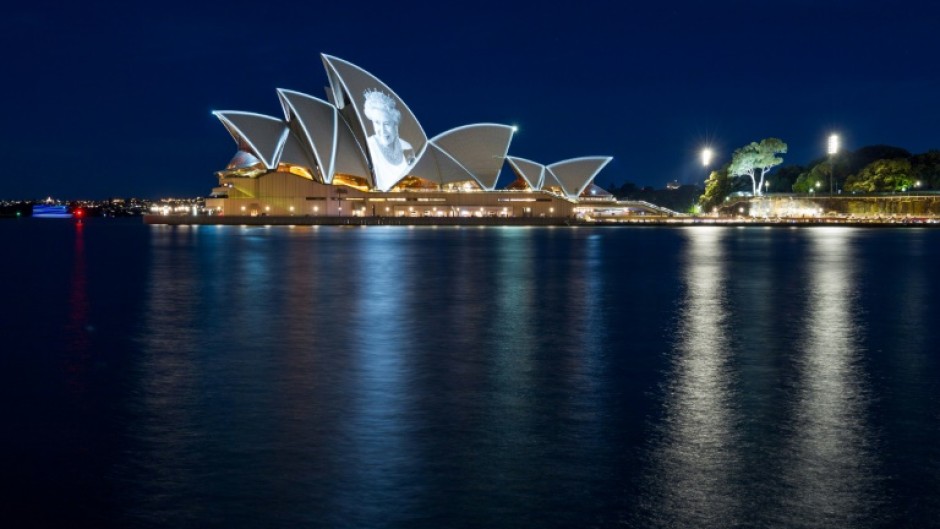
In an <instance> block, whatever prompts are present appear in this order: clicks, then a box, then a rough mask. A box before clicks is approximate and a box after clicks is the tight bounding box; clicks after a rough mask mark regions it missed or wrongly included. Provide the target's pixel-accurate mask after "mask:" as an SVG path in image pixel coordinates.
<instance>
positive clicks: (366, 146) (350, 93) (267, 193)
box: [206, 55, 613, 217]
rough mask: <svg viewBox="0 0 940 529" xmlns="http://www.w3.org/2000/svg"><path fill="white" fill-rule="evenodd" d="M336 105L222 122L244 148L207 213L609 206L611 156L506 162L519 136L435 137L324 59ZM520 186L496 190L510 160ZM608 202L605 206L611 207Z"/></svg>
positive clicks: (538, 212)
mask: <svg viewBox="0 0 940 529" xmlns="http://www.w3.org/2000/svg"><path fill="white" fill-rule="evenodd" d="M322 60H323V64H324V67H325V69H326V73H327V78H328V80H329V87H328V89H327V99H328V100H323V99H318V98H316V97H313V96H310V95H307V94H303V93H300V92H295V91H292V90H284V89H279V90H278V91H277V94H278V97H279V99H280V102H281V107H282V108H283V112H284V117H283V118H278V117H272V116H265V115H261V114H255V113H250V112H239V111H218V112H214V114H215V115H216V116H217V117H218V118H219V120H220V121H221V122H222V124H223V125H224V126H225V128H226V129H227V130H228V131H229V133H230V134H231V135H232V137H233V138H234V139H235V143H236V144H237V146H238V151H237V153H236V155H235V157H234V158H233V159H232V160H231V162H229V165H228V166H227V167H226V169H225V170H223V171H220V172H218V173H217V175H218V177H219V186H218V187H216V188H215V189H214V190H213V193H212V195H211V196H210V198H209V199H208V200H207V201H206V206H207V207H208V208H209V209H210V210H212V211H213V212H214V213H216V214H222V215H230V216H267V215H270V216H294V215H303V216H393V217H404V216H411V217H415V216H421V217H428V216H431V217H471V216H477V217H480V216H486V217H499V216H505V217H559V216H560V217H570V216H578V215H579V214H583V213H584V211H586V210H585V209H584V208H583V207H579V206H581V205H582V202H583V201H584V199H586V198H588V195H589V193H588V190H589V189H591V193H593V194H592V195H590V199H592V200H593V201H594V202H597V201H598V200H606V201H607V202H612V201H613V197H611V196H610V195H609V194H607V193H606V192H603V190H600V191H601V193H600V194H598V190H599V188H596V186H592V185H591V183H592V182H593V180H594V178H595V177H596V176H597V174H598V172H600V170H601V169H603V167H604V166H605V165H606V164H607V163H608V162H609V161H610V160H611V158H609V157H586V158H576V159H572V160H565V161H561V162H557V163H554V164H551V165H547V166H546V165H541V164H538V163H536V162H532V161H529V160H525V159H522V158H515V157H508V156H507V153H508V150H509V144H510V142H511V141H512V135H513V132H514V130H515V129H514V128H513V127H511V126H508V125H501V124H494V123H478V124H473V125H465V126H462V127H457V128H455V129H453V130H450V131H447V132H443V133H441V134H438V135H437V136H434V137H431V138H428V136H427V135H426V134H425V132H424V129H423V128H422V127H421V125H420V123H419V122H418V120H417V118H415V116H414V114H412V112H411V110H410V109H409V108H408V106H407V105H406V104H405V103H404V101H402V99H401V98H399V97H398V95H397V94H395V92H394V91H392V89H391V88H389V87H388V86H387V85H385V84H384V83H383V82H382V81H380V80H379V79H377V78H376V77H375V76H373V75H371V74H369V73H368V72H366V71H365V70H363V69H361V68H359V67H358V66H355V65H353V64H351V63H348V62H346V61H343V60H341V59H338V58H336V57H331V56H328V55H323V56H322ZM507 160H508V161H509V164H510V166H511V168H512V170H513V171H514V172H515V174H516V176H517V178H516V180H515V181H514V182H513V183H512V184H510V185H509V186H508V187H507V188H506V189H501V190H497V189H496V185H497V179H498V178H499V174H500V170H501V169H502V166H503V164H504V162H505V161H507ZM602 197H607V198H602Z"/></svg>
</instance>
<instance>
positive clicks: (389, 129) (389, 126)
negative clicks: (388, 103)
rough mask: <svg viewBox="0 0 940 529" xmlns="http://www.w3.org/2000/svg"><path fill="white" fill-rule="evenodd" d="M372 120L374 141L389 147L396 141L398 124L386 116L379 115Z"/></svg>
mask: <svg viewBox="0 0 940 529" xmlns="http://www.w3.org/2000/svg"><path fill="white" fill-rule="evenodd" d="M377 118H378V119H373V120H372V128H373V130H374V132H375V140H376V141H377V142H378V143H379V144H380V145H382V146H384V147H389V146H391V145H392V144H393V143H395V140H397V139H398V123H397V122H396V121H394V120H393V119H392V118H391V117H390V116H389V115H387V114H384V113H382V114H380V115H379V116H377Z"/></svg>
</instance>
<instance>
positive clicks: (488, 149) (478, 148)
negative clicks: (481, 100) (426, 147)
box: [431, 123, 514, 191]
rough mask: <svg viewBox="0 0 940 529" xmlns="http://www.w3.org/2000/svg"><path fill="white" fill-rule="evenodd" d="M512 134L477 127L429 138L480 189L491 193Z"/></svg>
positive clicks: (494, 126)
mask: <svg viewBox="0 0 940 529" xmlns="http://www.w3.org/2000/svg"><path fill="white" fill-rule="evenodd" d="M513 130H514V129H513V127H510V126H508V125H499V124H496V123H476V124H473V125H464V126H462V127H457V128H455V129H451V130H449V131H447V132H443V133H441V134H438V135H437V136H435V137H434V138H431V143H432V144H434V145H435V146H437V147H439V148H440V149H441V150H443V151H444V152H446V153H447V154H449V155H450V157H451V158H453V159H454V161H455V162H457V163H458V164H460V166H461V167H463V168H464V169H465V170H466V171H467V172H468V173H470V174H471V175H473V177H474V179H475V180H476V181H477V183H479V184H480V187H482V188H483V189H486V190H488V191H492V190H493V189H495V188H496V181H497V179H498V178H499V170H500V169H501V168H502V166H503V162H504V160H505V159H506V153H507V152H508V151H509V143H510V142H511V141H512V133H513Z"/></svg>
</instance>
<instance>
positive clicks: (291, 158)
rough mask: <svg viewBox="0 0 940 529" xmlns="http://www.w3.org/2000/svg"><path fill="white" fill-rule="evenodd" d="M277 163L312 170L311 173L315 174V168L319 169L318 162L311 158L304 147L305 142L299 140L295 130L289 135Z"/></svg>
mask: <svg viewBox="0 0 940 529" xmlns="http://www.w3.org/2000/svg"><path fill="white" fill-rule="evenodd" d="M277 163H278V164H282V163H286V164H290V165H298V166H301V167H305V168H307V169H310V172H311V173H313V172H314V171H315V169H314V168H315V167H317V162H316V160H314V159H313V158H312V157H311V156H310V153H309V150H308V149H307V147H306V146H305V145H304V142H303V140H301V139H299V137H298V136H297V134H296V133H294V131H293V130H291V131H290V132H288V134H287V139H286V140H285V141H284V148H283V149H281V156H280V157H279V158H278V160H277Z"/></svg>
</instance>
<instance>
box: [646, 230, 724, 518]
mask: <svg viewBox="0 0 940 529" xmlns="http://www.w3.org/2000/svg"><path fill="white" fill-rule="evenodd" d="M683 234H684V235H685V237H686V241H687V243H686V251H685V254H684V255H683V256H682V262H683V268H684V271H683V276H682V277H681V278H680V280H681V281H682V282H683V284H684V286H685V296H684V299H683V300H682V302H681V306H680V308H679V318H678V322H679V323H678V329H676V336H677V340H678V343H677V346H676V351H675V353H674V354H675V357H674V359H673V366H672V375H671V377H670V378H671V382H670V383H669V385H668V386H667V387H666V389H665V401H664V402H663V407H664V414H665V416H664V420H663V424H662V426H661V431H660V432H659V434H658V439H657V441H656V443H655V444H654V446H653V448H652V451H651V455H650V456H649V458H650V459H649V460H650V465H651V466H652V469H651V471H650V473H651V476H650V477H649V481H650V483H649V485H648V490H649V497H648V499H647V502H648V503H647V504H646V505H645V507H646V508H647V509H649V510H650V512H648V513H646V515H645V516H646V517H648V518H649V522H650V525H651V526H653V527H725V526H729V525H731V524H732V521H733V520H735V518H736V516H738V513H737V512H738V511H739V510H740V509H741V507H742V506H741V505H740V504H739V501H740V496H739V492H740V491H738V490H736V486H735V485H736V484H735V481H734V479H733V478H734V475H735V474H736V471H737V469H736V468H735V467H736V466H737V465H738V464H739V455H738V454H737V453H736V444H737V436H738V432H737V431H736V428H735V426H736V422H737V418H736V412H735V409H734V403H733V402H732V392H733V390H734V388H733V384H734V377H733V373H732V371H731V370H730V369H729V355H730V354H731V353H732V351H731V344H730V339H729V336H730V328H731V326H732V325H733V322H731V321H729V314H728V312H727V303H728V301H727V299H726V288H727V281H728V280H729V278H728V276H727V270H726V266H727V263H726V262H725V255H724V242H725V241H724V239H725V237H726V236H727V230H725V229H722V228H705V229H701V228H697V229H686V230H685V231H684V232H683Z"/></svg>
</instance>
